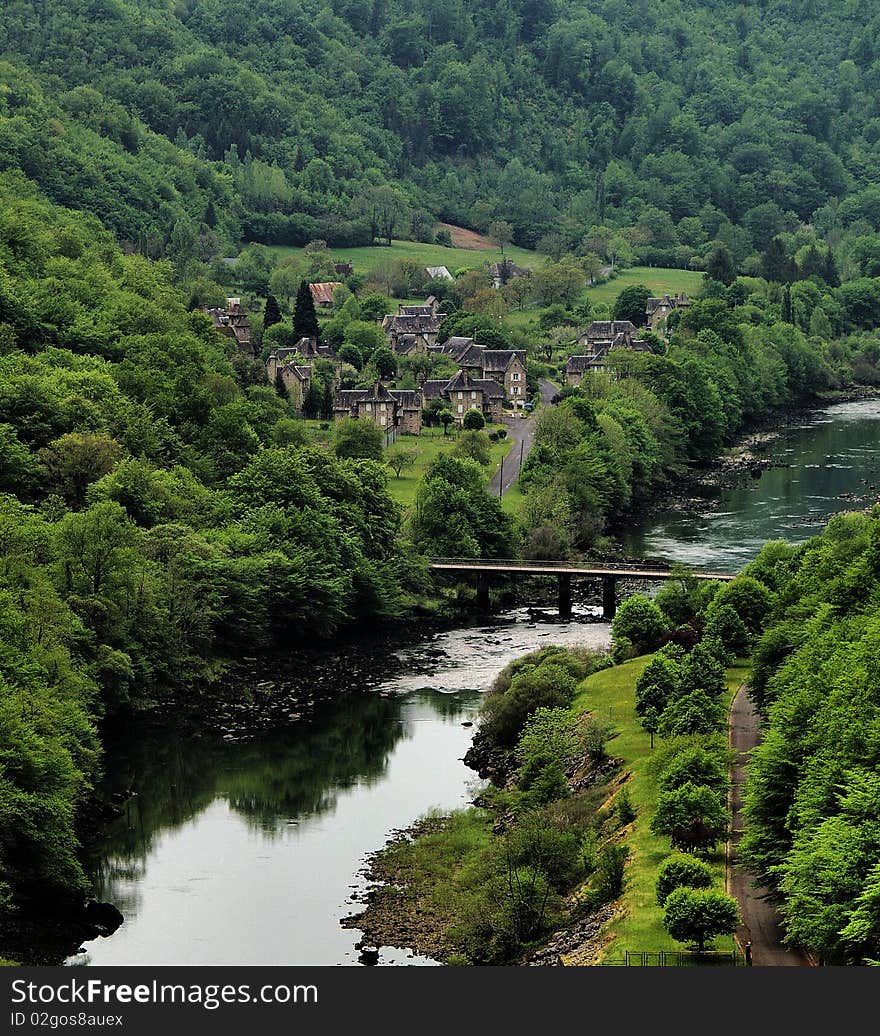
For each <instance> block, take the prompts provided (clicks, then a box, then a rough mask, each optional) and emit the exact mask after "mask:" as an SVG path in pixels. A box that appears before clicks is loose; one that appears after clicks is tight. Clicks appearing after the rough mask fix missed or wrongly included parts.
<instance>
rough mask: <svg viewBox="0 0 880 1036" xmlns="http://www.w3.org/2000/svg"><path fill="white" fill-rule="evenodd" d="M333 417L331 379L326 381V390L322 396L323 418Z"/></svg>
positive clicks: (327, 419)
mask: <svg viewBox="0 0 880 1036" xmlns="http://www.w3.org/2000/svg"><path fill="white" fill-rule="evenodd" d="M331 417H333V386H332V385H331V384H330V379H329V378H327V380H326V381H325V382H324V392H323V395H322V396H321V420H322V421H329V420H330V418H331Z"/></svg>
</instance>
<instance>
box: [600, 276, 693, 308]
mask: <svg viewBox="0 0 880 1036" xmlns="http://www.w3.org/2000/svg"><path fill="white" fill-rule="evenodd" d="M702 282H703V275H702V274H701V273H698V272H697V271H696V270H672V269H667V268H665V267H662V266H633V267H631V268H630V269H628V270H624V271H623V273H621V274H619V275H618V276H617V277H615V278H613V280H610V281H606V282H605V283H604V284H597V285H596V287H595V288H588V289H587V297H588V298H589V299H590V301H591V302H594V303H595V302H606V303H608V304H609V305H610V304H611V303H612V302H614V300H615V299H616V298H617V296H618V295H619V294H620V293H621V292H622V291H623V289H624V288H628V287H629V286H630V285H631V284H644V285H645V287H646V288H650V289H651V291H652V292H653V293H654V294H655V295H666V294H673V293H675V294H677V293H678V292H681V291H686V292H687V293H688V295H695V294H696V293H697V291H698V290H699V288H700V285H701V284H702Z"/></svg>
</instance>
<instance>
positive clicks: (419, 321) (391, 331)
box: [382, 306, 440, 355]
mask: <svg viewBox="0 0 880 1036" xmlns="http://www.w3.org/2000/svg"><path fill="white" fill-rule="evenodd" d="M422 308H423V307H421V306H402V307H401V309H419V310H421V309H422ZM382 330H383V331H384V332H385V337H386V338H387V339H388V347H389V348H390V349H391V351H392V352H395V353H398V354H399V355H406V354H407V353H412V352H426V351H427V350H428V349H430V348H432V347H433V346H434V345H435V344H436V342H437V333H438V332H439V330H440V318H439V317H438V316H437V315H436V313H415V314H413V313H396V314H395V313H389V314H388V315H387V316H386V317H385V318H384V320H383V321H382Z"/></svg>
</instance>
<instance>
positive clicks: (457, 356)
mask: <svg viewBox="0 0 880 1036" xmlns="http://www.w3.org/2000/svg"><path fill="white" fill-rule="evenodd" d="M437 351H438V352H442V353H444V354H445V355H447V356H451V357H452V358H453V359H454V360H455V362H456V363H457V364H458V366H459V368H460V369H461V370H464V371H467V372H468V373H469V374H471V375H472V376H473V377H475V378H477V379H482V380H484V381H485V380H487V381H494V382H497V383H498V384H500V385H501V387H502V388H503V389H504V394H505V395H506V396H507V398H508V399H509V400H510V401H511V403H513V406H514V409H518V408H519V407H521V406H522V405H523V404H524V403H525V401H526V396H527V394H528V393H527V390H526V354H525V350H524V349H490V348H488V346H485V345H478V344H477V343H476V342H475V341H474V340H473V338H450V339H449V340H448V341H446V342H444V344H443V345H442V346H441V347H440V348H439V349H438V350H437Z"/></svg>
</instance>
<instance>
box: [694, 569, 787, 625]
mask: <svg viewBox="0 0 880 1036" xmlns="http://www.w3.org/2000/svg"><path fill="white" fill-rule="evenodd" d="M725 604H729V605H730V606H731V608H733V610H734V611H735V612H736V614H737V615H738V616H739V617H740V619H741V620H742V622H743V625H744V626H745V627H746V629H747V630H748V631H749V633H751V634H757V633H760V632H761V627H762V626H763V623H764V619H765V618H766V617H767V614H768V612H769V611H770V608H771V606H772V604H773V595H772V594H771V592H770V591H769V590H768V589H767V587H766V586H764V584H763V583H760V582H759V581H758V580H757V579H754V578H753V577H752V576H737V577H736V579H734V580H732V581H731V582H729V583H725V584H724V586H722V587H721V589H720V590H719V591H718V593H717V594H716V595H715V598H714V600H713V601H712V604H711V605H710V606H709V608H708V610H707V612H706V618H707V620H708V621H711V619H712V615H713V613H714V612H715V611H716V610H717V609H718V608H720V607H721V606H722V605H725Z"/></svg>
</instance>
